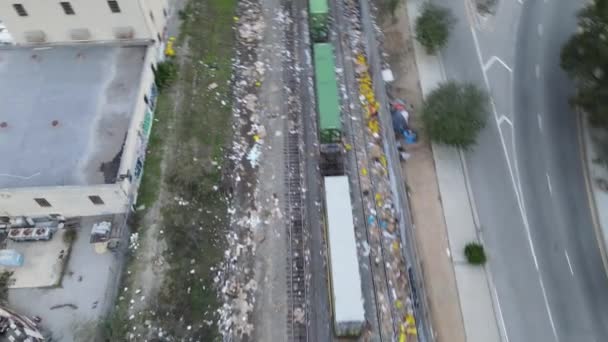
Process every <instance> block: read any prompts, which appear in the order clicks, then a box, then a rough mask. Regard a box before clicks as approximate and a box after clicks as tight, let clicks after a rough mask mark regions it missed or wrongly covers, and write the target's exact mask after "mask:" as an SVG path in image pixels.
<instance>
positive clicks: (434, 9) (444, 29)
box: [415, 2, 456, 55]
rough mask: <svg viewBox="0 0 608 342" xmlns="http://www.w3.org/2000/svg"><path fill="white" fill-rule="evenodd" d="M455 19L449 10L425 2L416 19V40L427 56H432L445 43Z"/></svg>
mask: <svg viewBox="0 0 608 342" xmlns="http://www.w3.org/2000/svg"><path fill="white" fill-rule="evenodd" d="M455 20H456V19H455V18H454V16H453V15H452V13H451V12H450V10H449V9H447V8H443V7H439V6H437V5H434V4H432V3H430V2H425V3H424V5H423V7H422V13H421V14H420V16H419V17H418V19H416V27H415V30H416V39H417V40H418V42H420V44H421V45H422V46H424V49H425V50H426V52H427V53H428V54H429V55H434V54H435V53H437V51H438V50H439V49H441V48H442V47H443V46H444V45H445V44H446V43H447V42H448V38H449V35H450V29H451V28H452V26H453V25H454V22H455Z"/></svg>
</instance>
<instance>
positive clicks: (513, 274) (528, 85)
mask: <svg viewBox="0 0 608 342" xmlns="http://www.w3.org/2000/svg"><path fill="white" fill-rule="evenodd" d="M500 1H501V5H500V7H499V10H498V12H497V16H496V17H495V18H492V19H489V20H487V21H483V20H482V21H477V20H475V17H474V16H471V15H467V13H468V11H467V10H466V9H467V5H466V3H465V2H464V1H462V0H457V1H453V0H441V1H440V2H441V3H442V4H443V5H444V6H446V7H449V8H451V9H452V10H453V12H454V14H455V15H456V16H457V17H458V18H459V22H458V24H457V25H456V27H455V29H454V31H453V35H452V37H451V41H450V43H449V45H448V47H447V48H446V49H445V51H444V53H443V63H444V65H445V71H446V74H447V76H448V78H451V79H457V80H467V81H472V82H475V83H477V84H479V85H480V86H482V87H487V88H488V89H489V91H490V93H491V95H492V97H493V100H494V110H493V111H492V113H491V119H490V120H489V125H488V127H487V128H486V129H485V130H484V131H483V132H482V134H481V136H480V140H479V144H478V146H477V147H476V148H475V149H474V150H472V151H470V152H469V153H467V160H466V162H467V167H468V169H469V177H470V180H471V186H472V190H473V195H474V198H475V202H476V206H477V211H478V217H479V224H480V227H481V229H482V232H483V238H484V240H485V243H486V245H487V247H488V249H489V253H490V264H489V266H490V270H491V273H492V276H493V279H494V283H495V286H496V289H495V290H496V294H497V298H498V303H499V308H500V310H499V311H500V314H499V322H500V325H501V328H503V332H505V335H506V336H507V338H508V341H509V342H519V341H581V342H583V341H598V342H599V341H606V340H608V309H606V308H608V279H607V278H606V275H605V272H604V269H603V267H602V262H601V257H600V253H599V248H598V242H597V239H596V237H595V234H594V231H593V227H592V223H591V217H590V210H589V205H588V201H587V193H586V190H585V187H584V180H583V172H582V166H581V156H580V150H579V144H578V137H577V126H576V117H575V115H574V113H573V112H572V111H571V110H570V108H569V107H568V105H567V98H568V96H569V94H570V93H571V92H572V86H571V83H570V82H569V81H568V79H567V78H566V76H565V75H564V74H563V72H562V71H561V70H560V68H559V50H560V47H561V45H562V44H563V42H564V41H565V40H566V39H567V38H568V36H569V35H570V34H571V32H573V31H574V30H575V28H576V20H575V16H574V13H575V12H576V9H577V6H579V3H580V2H578V1H571V0H529V1H527V2H524V3H523V4H520V3H519V2H518V1H517V0H500ZM471 25H472V26H473V27H475V29H474V30H472V29H471Z"/></svg>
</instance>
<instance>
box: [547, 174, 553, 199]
mask: <svg viewBox="0 0 608 342" xmlns="http://www.w3.org/2000/svg"><path fill="white" fill-rule="evenodd" d="M546 175H547V186H548V187H549V193H550V194H551V195H553V187H552V186H551V176H549V172H547V173H546Z"/></svg>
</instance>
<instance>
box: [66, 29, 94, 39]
mask: <svg viewBox="0 0 608 342" xmlns="http://www.w3.org/2000/svg"><path fill="white" fill-rule="evenodd" d="M70 38H72V40H90V39H91V32H90V31H89V29H86V28H77V29H71V30H70Z"/></svg>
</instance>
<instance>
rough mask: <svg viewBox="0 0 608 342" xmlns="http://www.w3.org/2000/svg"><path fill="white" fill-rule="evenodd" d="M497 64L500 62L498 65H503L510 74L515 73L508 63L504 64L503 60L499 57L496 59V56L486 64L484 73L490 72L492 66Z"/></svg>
mask: <svg viewBox="0 0 608 342" xmlns="http://www.w3.org/2000/svg"><path fill="white" fill-rule="evenodd" d="M495 62H498V63H500V64H502V66H503V67H505V69H507V70H509V72H513V69H511V68H510V67H509V66H508V65H507V63H505V62H504V61H503V60H502V59H500V58H498V57H496V56H492V57H491V58H490V59H489V60H488V61H487V62H486V64H485V65H484V66H483V71H484V72H486V71H488V70H489V69H490V68H491V67H492V65H493V64H494V63H495Z"/></svg>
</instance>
